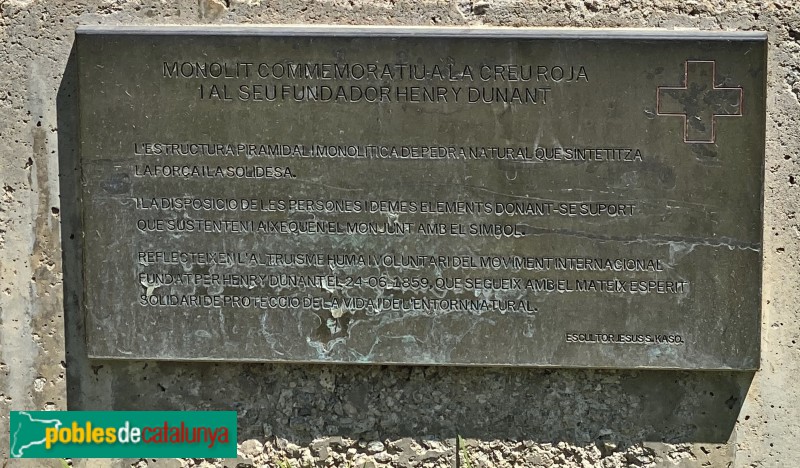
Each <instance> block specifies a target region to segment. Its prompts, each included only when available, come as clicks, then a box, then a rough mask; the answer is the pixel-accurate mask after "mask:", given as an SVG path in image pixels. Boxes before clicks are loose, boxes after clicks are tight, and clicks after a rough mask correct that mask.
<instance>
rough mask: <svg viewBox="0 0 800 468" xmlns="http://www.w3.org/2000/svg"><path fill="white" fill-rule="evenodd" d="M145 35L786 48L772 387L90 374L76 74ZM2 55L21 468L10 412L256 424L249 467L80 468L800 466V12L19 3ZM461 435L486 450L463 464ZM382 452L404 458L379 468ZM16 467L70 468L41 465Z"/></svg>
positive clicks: (0, 392)
mask: <svg viewBox="0 0 800 468" xmlns="http://www.w3.org/2000/svg"><path fill="white" fill-rule="evenodd" d="M132 23H136V24H148V23H180V24H184V23H185V24H204V23H329V24H414V25H426V24H431V25H433V24H435V25H439V26H445V25H472V26H482V25H501V26H588V27H605V26H609V27H664V28H687V27H688V28H701V29H710V30H718V29H743V30H751V29H758V30H766V31H768V32H769V34H770V60H769V66H770V73H769V75H770V82H769V95H768V116H767V161H766V174H765V177H766V182H765V186H766V189H765V228H764V265H765V266H764V268H765V271H764V317H763V350H762V369H761V371H759V372H758V373H756V374H755V376H753V375H750V374H742V373H689V372H615V371H594V372H590V371H574V370H526V369H461V368H446V367H441V368H436V367H432V368H409V367H377V366H375V367H337V366H299V365H298V366H289V365H281V366H277V365H240V364H235V365H234V364H225V365H219V364H186V363H151V362H150V363H147V362H108V361H104V362H96V361H93V362H89V361H87V360H86V359H85V349H84V347H83V335H82V333H83V330H82V320H81V317H80V313H79V308H78V306H79V304H78V301H79V298H78V293H79V291H80V287H81V285H80V281H79V276H78V275H77V266H78V265H79V259H80V251H79V247H78V246H79V241H78V239H77V238H76V237H77V236H78V231H77V230H76V220H77V215H76V213H75V212H74V208H73V205H74V203H73V202H71V200H74V197H75V193H76V186H77V184H78V183H79V181H77V180H75V177H74V175H73V174H74V173H75V168H74V150H75V134H74V132H75V128H76V127H75V120H74V119H75V117H74V99H75V96H74V81H73V80H74V76H73V75H74V68H73V66H72V64H71V62H69V57H70V51H71V46H72V41H73V31H74V28H75V26H76V25H78V24H132ZM0 37H2V43H0V59H2V62H0V63H2V64H3V66H2V68H0V79H1V80H2V86H0V109H2V111H1V112H0V116H1V117H0V169H1V170H0V250H1V251H2V253H0V459H3V460H4V459H5V458H6V457H7V454H8V446H7V444H8V437H7V432H8V419H7V417H8V410H9V409H59V408H65V407H67V406H68V407H69V408H70V409H120V410H121V409H175V410H178V409H206V408H208V409H212V408H213V409H234V410H237V411H238V412H239V415H240V421H239V425H240V433H241V436H240V442H243V443H242V446H241V449H240V451H241V453H240V458H239V459H236V460H216V461H212V460H188V459H187V460H159V461H157V462H156V461H152V460H95V461H86V460H76V461H73V465H74V466H81V467H108V466H114V467H116V466H179V465H180V466H204V467H208V466H230V467H234V466H251V465H252V466H292V467H300V466H354V467H355V466H364V467H372V466H376V467H377V466H387V465H389V464H391V465H395V466H429V467H434V466H453V465H454V463H455V457H456V456H457V455H458V456H459V457H460V462H461V466H464V467H466V466H576V467H590V466H601V467H614V466H683V467H687V466H736V467H762V466H763V467H767V466H794V465H796V459H797V458H798V454H800V449H798V445H797V440H798V436H800V430H799V427H798V426H800V414H798V413H800V405H798V401H800V398H798V396H800V395H798V394H800V390H798V387H797V386H796V385H794V384H795V381H796V376H797V375H798V371H800V369H799V368H800V356H798V350H800V345H799V344H798V343H797V340H798V339H800V338H798V335H800V332H798V330H797V327H796V322H797V315H798V313H800V311H799V310H798V307H797V303H798V299H800V288H798V285H800V274H799V272H800V264H799V262H800V242H799V241H800V223H799V222H798V220H797V212H798V206H799V205H800V196H798V190H800V181H798V177H800V174H798V160H799V159H800V139H799V138H798V134H800V124H799V123H798V116H800V101H799V100H800V7H799V6H798V3H797V2H796V1H794V0H780V1H755V0H752V1H748V0H739V1H721V0H720V1H707V0H689V1H677V0H654V1H651V2H640V1H629V0H609V1H600V0H585V1H577V0H559V1H555V2H551V1H548V0H538V1H537V0H531V1H524V2H523V1H466V0H454V1H450V2H445V1H441V2H404V1H401V0H398V1H382V0H363V1H362V0H349V1H345V0H342V1H339V0H327V1H314V2H293V1H291V0H263V1H259V0H199V1H197V0H186V1H176V2H168V1H163V2H162V1H155V0H145V1H141V2H140V1H125V0H106V1H93V2H84V1H72V0H70V1H67V0H64V1H55V0H49V1H45V0H42V1H33V0H6V1H0ZM59 197H60V199H61V200H62V201H63V202H62V201H59ZM710 339H713V337H710ZM456 436H461V437H464V439H463V442H462V443H461V444H458V447H457V446H456V445H457V444H456V439H455V438H456ZM248 439H255V440H257V441H258V443H255V442H247V440H248ZM245 442H246V443H245ZM374 442H381V443H382V444H383V446H384V450H383V451H379V452H375V451H374V450H375V449H377V448H378V445H377V444H375V443H374ZM371 448H372V449H371ZM3 466H6V464H5V463H4V464H3ZM8 466H59V465H58V464H46V463H45V462H44V461H38V460H34V461H32V462H27V463H25V462H19V461H17V462H14V463H10V464H8Z"/></svg>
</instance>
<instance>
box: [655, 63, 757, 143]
mask: <svg viewBox="0 0 800 468" xmlns="http://www.w3.org/2000/svg"><path fill="white" fill-rule="evenodd" d="M716 66H717V63H716V62H714V61H713V60H702V61H701V60H687V61H686V65H685V72H684V73H685V74H684V78H683V86H682V87H674V86H659V87H658V94H657V96H656V109H657V113H658V115H672V116H676V117H683V141H684V142H685V143H714V142H715V141H717V117H741V116H742V107H743V104H744V90H743V89H742V88H741V87H733V88H724V87H718V86H717V85H716V83H715V79H716Z"/></svg>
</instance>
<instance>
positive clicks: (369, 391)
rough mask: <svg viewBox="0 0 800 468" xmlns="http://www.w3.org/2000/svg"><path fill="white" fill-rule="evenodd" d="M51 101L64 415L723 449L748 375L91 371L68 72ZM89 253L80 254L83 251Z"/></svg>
mask: <svg viewBox="0 0 800 468" xmlns="http://www.w3.org/2000/svg"><path fill="white" fill-rule="evenodd" d="M75 65H76V64H75V54H74V49H73V53H72V54H71V55H70V60H69V61H68V63H67V67H66V69H65V73H64V77H63V79H62V82H61V86H60V88H59V93H58V102H57V106H58V132H59V138H58V141H59V165H60V183H61V197H62V200H61V219H62V226H61V233H62V245H63V246H64V251H63V265H64V307H65V311H64V317H65V324H66V330H65V333H66V336H65V340H66V348H67V349H66V355H67V380H68V395H67V396H68V405H69V409H71V410H149V409H160V410H189V409H196V410H207V409H217V410H235V411H237V412H238V414H239V434H240V438H241V439H242V440H244V439H247V438H264V437H269V436H272V435H275V436H279V437H283V438H286V439H289V440H292V441H295V442H297V443H308V442H310V441H311V440H312V439H313V438H316V437H319V436H334V435H335V436H344V437H350V438H356V439H359V438H360V439H366V440H379V439H385V438H390V439H394V438H400V437H415V438H422V437H425V436H432V437H439V438H451V437H454V436H455V435H456V434H458V435H461V436H463V437H469V438H476V439H483V440H492V439H525V440H534V441H537V442H543V443H546V442H557V441H564V442H569V443H572V444H585V443H590V442H593V441H597V440H600V439H601V438H603V437H607V436H608V435H609V434H613V435H614V438H615V440H616V441H617V442H618V443H622V444H635V443H638V442H643V441H656V442H667V443H682V442H710V443H722V442H725V441H727V440H728V439H729V437H730V435H731V432H732V430H733V427H734V425H735V423H736V419H737V417H738V415H739V411H740V409H741V406H742V402H743V401H744V398H745V395H746V394H747V391H748V388H749V386H750V382H751V380H752V378H753V375H754V374H753V373H745V372H678V371H600V370H597V371H592V370H573V369H559V370H541V369H529V368H500V369H498V368H459V367H412V366H356V365H287V364H238V363H224V364H215V363H186V362H182V363H174V362H142V361H96V360H89V359H88V358H87V353H86V346H85V341H84V334H85V329H84V317H83V314H82V312H81V291H82V271H81V264H82V241H81V227H80V214H79V210H78V203H77V200H78V197H79V192H80V187H81V180H80V170H79V167H78V158H77V156H78V155H77V148H78V141H79V140H78V139H79V136H78V125H77V119H78V111H77V71H76V66H75ZM88 248H91V246H89V247H88Z"/></svg>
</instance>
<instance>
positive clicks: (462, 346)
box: [77, 26, 767, 370]
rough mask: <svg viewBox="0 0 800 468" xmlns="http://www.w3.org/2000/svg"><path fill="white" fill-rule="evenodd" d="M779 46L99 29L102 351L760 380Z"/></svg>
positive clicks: (89, 265)
mask: <svg viewBox="0 0 800 468" xmlns="http://www.w3.org/2000/svg"><path fill="white" fill-rule="evenodd" d="M766 46H767V44H766V35H765V34H762V33H733V32H719V33H716V32H715V33H710V32H667V31H595V30H586V31H581V30H564V31H562V30H526V29H520V30H516V29H515V30H506V29H498V30H491V29H488V30H485V29H481V30H471V29H427V28H425V29H422V28H410V29H409V28H403V29H392V28H287V27H254V28H238V27H237V28H180V27H147V28H135V27H116V26H115V27H82V28H80V29H79V30H78V32H77V57H78V71H79V95H80V96H79V105H80V157H81V163H80V166H81V170H82V183H83V187H82V199H81V209H82V216H83V218H82V223H83V224H82V231H83V242H84V262H83V270H84V283H85V291H84V304H85V314H86V324H87V331H86V333H87V336H86V339H87V343H88V349H89V353H90V356H91V357H95V358H124V359H164V360H222V361H284V362H336V363H383V364H386V363H404V364H446V365H522V366H561V367H602V368H673V369H740V370H746V369H756V368H757V367H758V364H759V338H760V333H759V327H760V304H761V236H762V192H763V164H764V132H765V80H766V53H767V47H766Z"/></svg>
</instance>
